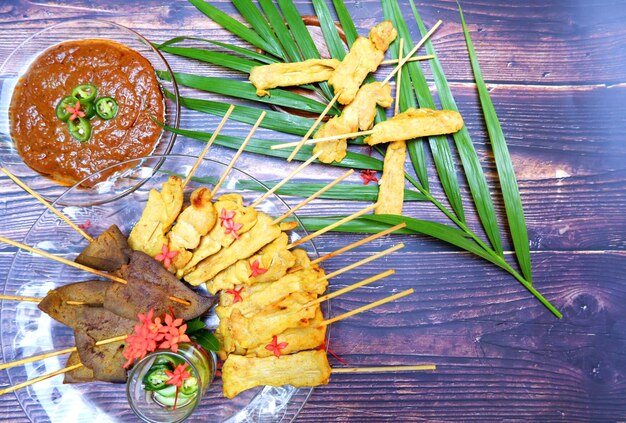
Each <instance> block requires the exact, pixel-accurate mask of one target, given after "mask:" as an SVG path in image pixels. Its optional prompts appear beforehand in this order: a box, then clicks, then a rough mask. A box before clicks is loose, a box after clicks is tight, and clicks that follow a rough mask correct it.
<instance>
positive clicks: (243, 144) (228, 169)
mask: <svg viewBox="0 0 626 423" xmlns="http://www.w3.org/2000/svg"><path fill="white" fill-rule="evenodd" d="M265 115H267V112H265V111H263V112H262V113H261V115H260V116H259V118H258V119H257V121H256V123H255V124H254V126H253V127H252V129H251V130H250V132H249V133H248V136H247V137H246V139H245V140H243V142H242V143H241V146H240V147H239V150H237V152H236V153H235V155H234V156H233V158H232V160H231V161H230V163H229V164H228V167H227V168H226V170H225V171H224V173H223V174H222V176H221V177H220V180H219V181H217V184H215V187H213V191H211V197H215V194H216V193H217V190H219V189H220V186H221V185H222V184H223V183H224V181H225V180H226V177H227V176H228V174H229V173H230V171H231V170H232V168H233V167H234V166H235V162H236V161H237V159H239V156H241V153H243V150H244V149H245V148H246V146H247V145H248V143H249V142H250V140H251V139H252V135H254V133H255V132H256V130H257V129H258V128H259V125H261V122H263V119H265Z"/></svg>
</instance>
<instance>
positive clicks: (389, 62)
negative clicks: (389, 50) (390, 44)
mask: <svg viewBox="0 0 626 423" xmlns="http://www.w3.org/2000/svg"><path fill="white" fill-rule="evenodd" d="M434 58H435V55H434V54H427V55H425V56H413V57H411V58H410V59H409V60H407V62H418V61H423V60H431V59H434ZM398 62H400V59H389V60H383V62H382V63H381V65H396V64H398Z"/></svg>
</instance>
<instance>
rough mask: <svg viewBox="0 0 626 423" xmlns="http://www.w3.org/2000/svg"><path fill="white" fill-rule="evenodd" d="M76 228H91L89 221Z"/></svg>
mask: <svg viewBox="0 0 626 423" xmlns="http://www.w3.org/2000/svg"><path fill="white" fill-rule="evenodd" d="M78 227H79V228H81V229H89V228H90V227H91V220H89V219H87V220H85V223H81V224H80V225H78Z"/></svg>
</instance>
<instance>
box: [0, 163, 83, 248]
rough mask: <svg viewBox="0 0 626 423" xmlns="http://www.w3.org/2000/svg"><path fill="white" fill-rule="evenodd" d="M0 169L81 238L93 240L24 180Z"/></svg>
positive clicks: (6, 170) (4, 169)
mask: <svg viewBox="0 0 626 423" xmlns="http://www.w3.org/2000/svg"><path fill="white" fill-rule="evenodd" d="M0 170H2V172H4V174H5V175H7V176H8V177H9V178H10V179H11V180H12V181H13V182H15V183H16V184H17V185H18V186H19V187H20V188H22V189H23V190H24V191H26V192H27V193H29V194H30V195H32V196H33V197H35V198H36V199H37V200H39V202H40V203H41V204H43V205H44V206H46V207H47V208H48V210H50V211H51V212H52V213H54V214H56V215H57V216H58V217H59V218H60V219H62V220H63V221H64V222H65V223H67V224H68V225H70V226H71V227H72V229H74V230H75V231H76V232H78V233H79V234H80V235H81V236H82V237H83V238H85V239H86V240H87V241H89V242H93V238H92V237H91V236H90V235H89V234H88V233H87V232H85V231H83V230H82V229H81V228H79V227H78V226H77V225H76V224H75V223H74V222H72V221H71V220H70V219H69V218H68V217H67V216H65V215H64V214H63V213H61V212H60V211H59V210H57V209H56V208H55V207H53V206H52V204H50V203H48V202H47V201H46V200H44V199H43V198H42V197H41V196H40V195H39V194H37V193H36V192H35V191H33V190H32V189H31V188H30V187H29V186H28V185H26V184H25V183H24V182H22V181H20V180H19V179H18V178H17V176H15V175H13V174H12V173H11V172H9V170H8V169H6V168H4V167H3V168H0Z"/></svg>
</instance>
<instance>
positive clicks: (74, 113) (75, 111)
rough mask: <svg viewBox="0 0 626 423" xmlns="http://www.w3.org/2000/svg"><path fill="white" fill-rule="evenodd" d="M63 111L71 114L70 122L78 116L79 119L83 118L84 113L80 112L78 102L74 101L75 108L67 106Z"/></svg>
mask: <svg viewBox="0 0 626 423" xmlns="http://www.w3.org/2000/svg"><path fill="white" fill-rule="evenodd" d="M65 110H66V111H68V112H69V113H71V114H72V115H71V116H70V120H74V119H76V118H77V117H79V116H80V117H85V112H83V111H82V110H80V101H78V100H76V106H74V107H72V106H67V107H66V108H65Z"/></svg>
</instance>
